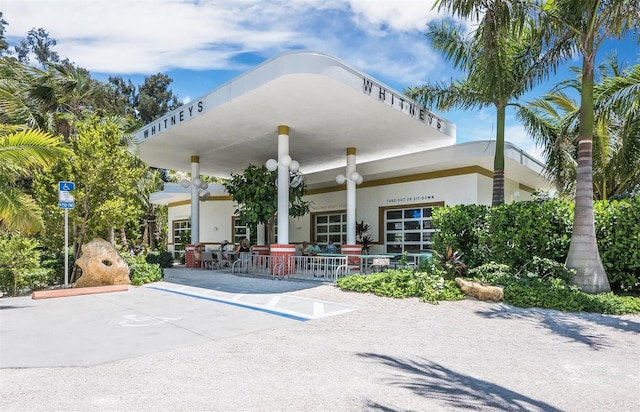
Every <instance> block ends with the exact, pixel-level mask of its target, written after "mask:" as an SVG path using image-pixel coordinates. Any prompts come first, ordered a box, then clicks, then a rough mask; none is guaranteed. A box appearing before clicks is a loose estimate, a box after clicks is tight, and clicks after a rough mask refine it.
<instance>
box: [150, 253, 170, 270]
mask: <svg viewBox="0 0 640 412" xmlns="http://www.w3.org/2000/svg"><path fill="white" fill-rule="evenodd" d="M145 260H146V262H147V263H154V264H157V265H159V266H160V267H161V268H170V267H173V254H172V253H171V252H149V253H147V255H146V257H145Z"/></svg>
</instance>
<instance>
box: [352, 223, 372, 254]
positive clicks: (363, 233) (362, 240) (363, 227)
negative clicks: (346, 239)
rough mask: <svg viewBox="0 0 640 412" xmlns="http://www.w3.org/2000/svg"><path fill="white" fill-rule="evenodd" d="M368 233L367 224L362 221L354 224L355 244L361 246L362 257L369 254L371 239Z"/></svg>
mask: <svg viewBox="0 0 640 412" xmlns="http://www.w3.org/2000/svg"><path fill="white" fill-rule="evenodd" d="M368 232H369V224H368V223H364V220H363V221H361V222H356V243H357V244H359V245H362V253H363V254H364V255H367V254H369V247H370V245H371V242H373V238H372V237H371V236H369V235H368Z"/></svg>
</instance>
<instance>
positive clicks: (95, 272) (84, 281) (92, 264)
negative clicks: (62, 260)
mask: <svg viewBox="0 0 640 412" xmlns="http://www.w3.org/2000/svg"><path fill="white" fill-rule="evenodd" d="M76 265H78V267H80V269H82V276H80V278H79V279H78V280H77V281H76V283H74V284H73V287H74V288H85V287H91V286H108V285H128V284H130V283H131V280H130V279H129V265H127V262H125V260H124V259H122V257H121V256H120V255H119V254H118V252H117V251H116V250H115V248H114V247H113V246H111V243H109V242H107V241H106V240H103V239H93V240H92V241H91V242H89V243H86V244H84V245H82V255H81V256H80V258H79V259H78V260H77V261H76Z"/></svg>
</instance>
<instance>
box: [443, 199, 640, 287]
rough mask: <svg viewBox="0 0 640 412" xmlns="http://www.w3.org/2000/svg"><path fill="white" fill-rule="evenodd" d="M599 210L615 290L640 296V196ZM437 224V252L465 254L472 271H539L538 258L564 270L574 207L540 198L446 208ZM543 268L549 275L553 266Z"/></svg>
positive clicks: (601, 245)
mask: <svg viewBox="0 0 640 412" xmlns="http://www.w3.org/2000/svg"><path fill="white" fill-rule="evenodd" d="M594 211H595V224H596V236H597V239H598V249H599V252H600V257H601V258H602V264H603V265H604V268H605V270H606V272H607V276H608V278H609V282H610V283H611V287H612V288H613V289H614V290H618V291H626V292H636V293H637V292H639V291H640V195H636V196H635V197H632V198H627V199H621V200H615V201H598V202H595V203H594ZM432 221H433V225H434V227H435V228H436V229H438V231H437V232H436V233H435V234H434V235H433V247H434V251H435V252H437V253H439V254H440V255H444V254H445V252H446V249H447V246H448V245H451V246H452V248H453V250H454V251H459V252H460V253H461V254H462V259H463V260H464V262H465V263H466V264H467V265H468V266H469V268H474V267H478V266H481V265H483V264H485V263H488V262H491V261H494V262H499V263H504V264H507V265H509V266H510V267H512V268H525V269H524V271H525V272H526V271H529V270H531V271H534V272H535V271H537V270H532V269H527V268H526V267H527V266H530V265H531V263H532V261H533V260H534V257H536V256H537V257H538V258H540V259H548V261H555V262H558V263H559V264H560V265H561V264H562V262H564V261H565V260H566V258H567V254H568V251H569V244H570V242H571V232H572V229H573V204H572V203H570V202H567V201H562V200H558V199H551V200H548V199H541V198H537V199H533V200H530V201H525V202H515V203H510V204H506V205H501V206H498V207H495V208H489V207H488V206H477V205H458V206H446V207H441V208H437V209H435V210H434V212H433V216H432ZM540 263H541V262H538V263H537V264H540ZM544 265H547V263H544ZM558 268H560V267H559V266H558ZM539 269H540V268H539ZM541 269H542V272H543V273H546V270H547V269H550V266H549V265H547V269H544V268H541ZM554 271H555V269H554ZM554 273H555V272H554ZM553 276H554V277H557V276H559V273H556V274H555V275H553ZM562 276H564V275H562Z"/></svg>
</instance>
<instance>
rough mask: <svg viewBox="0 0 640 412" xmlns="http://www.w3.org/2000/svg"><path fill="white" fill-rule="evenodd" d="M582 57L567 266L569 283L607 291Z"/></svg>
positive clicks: (588, 65) (589, 87)
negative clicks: (571, 273)
mask: <svg viewBox="0 0 640 412" xmlns="http://www.w3.org/2000/svg"><path fill="white" fill-rule="evenodd" d="M584 56H585V57H583V66H582V67H583V70H582V92H581V94H582V95H581V103H580V141H579V142H578V170H577V175H576V208H575V213H574V218H573V233H572V234H571V244H570V245H569V253H568V255H567V262H566V265H567V267H568V268H571V269H575V270H576V274H575V275H574V276H573V278H572V279H571V283H573V284H574V285H577V286H578V287H579V288H580V290H582V291H583V292H587V293H600V292H608V291H610V290H611V286H610V285H609V279H607V274H606V272H605V270H604V266H603V265H602V260H601V259H600V252H599V251H598V243H597V239H596V227H595V219H594V214H593V121H594V113H593V57H589V56H587V55H586V54H585V55H584Z"/></svg>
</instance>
